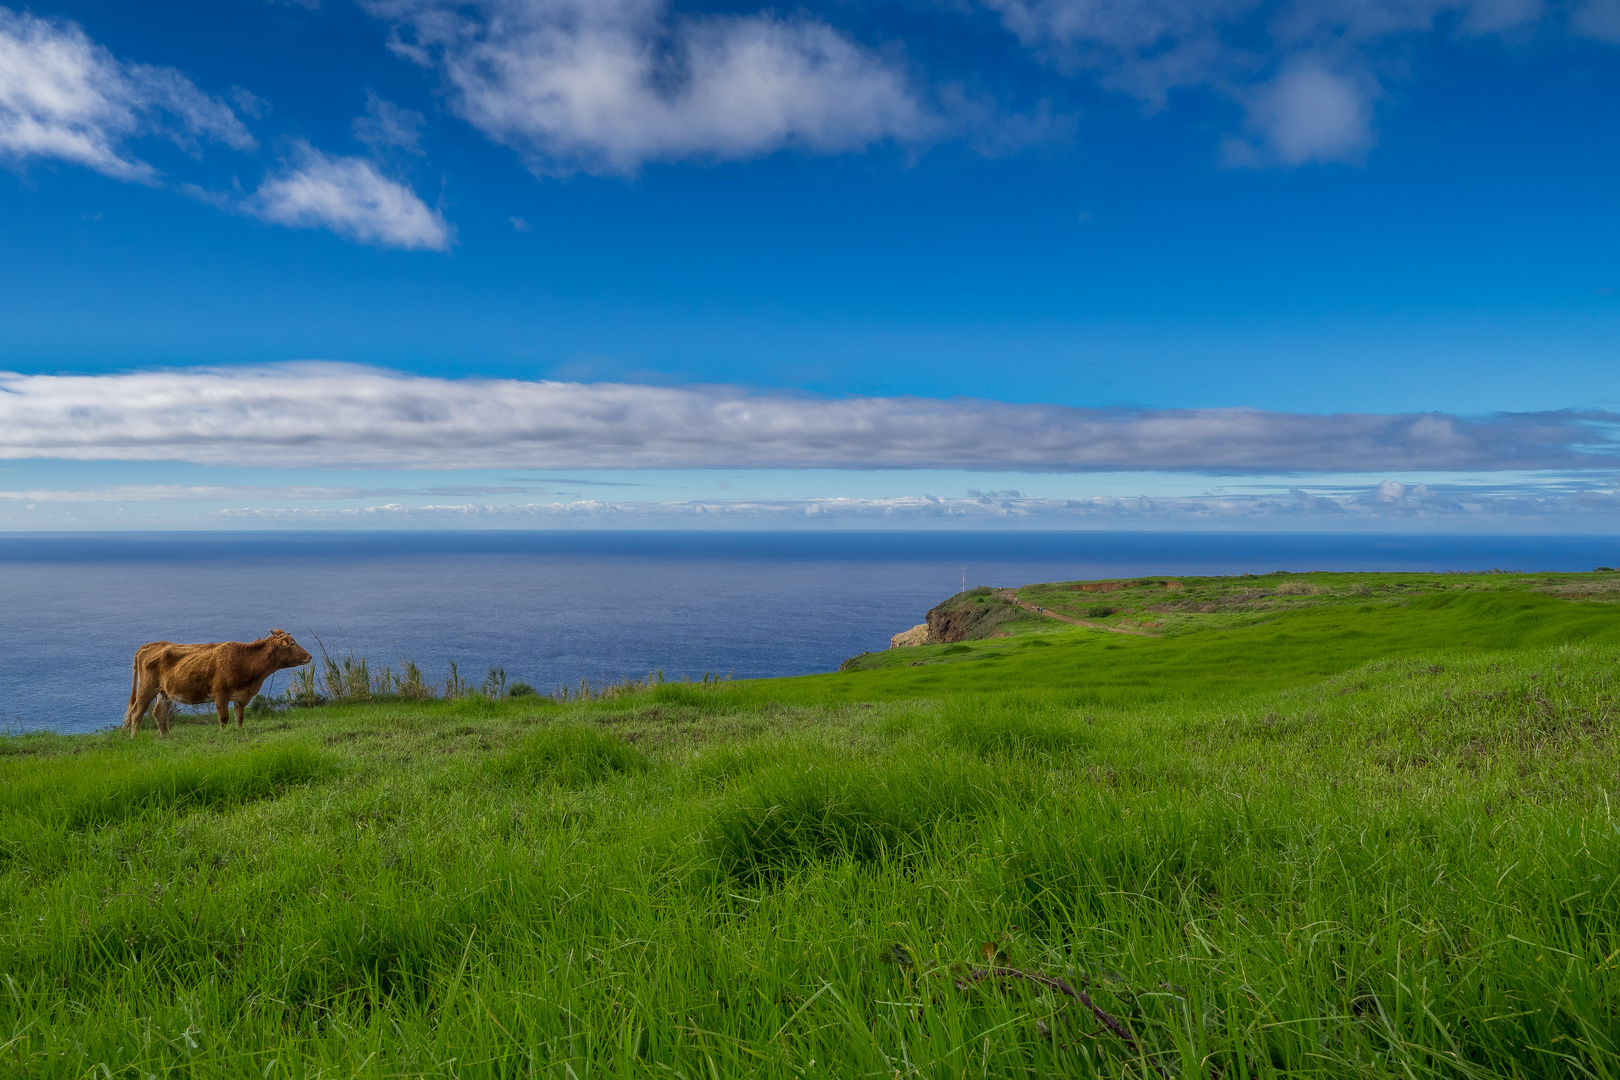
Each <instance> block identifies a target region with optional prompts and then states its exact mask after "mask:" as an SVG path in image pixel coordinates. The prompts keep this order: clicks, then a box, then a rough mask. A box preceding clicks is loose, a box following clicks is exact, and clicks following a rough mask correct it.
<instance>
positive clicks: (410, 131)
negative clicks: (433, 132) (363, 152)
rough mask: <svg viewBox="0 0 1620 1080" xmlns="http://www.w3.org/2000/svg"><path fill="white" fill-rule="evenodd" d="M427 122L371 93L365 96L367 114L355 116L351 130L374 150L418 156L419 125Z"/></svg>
mask: <svg viewBox="0 0 1620 1080" xmlns="http://www.w3.org/2000/svg"><path fill="white" fill-rule="evenodd" d="M426 122H427V121H426V118H425V117H423V115H422V114H421V113H419V112H417V111H416V110H415V109H403V108H401V107H399V106H398V105H395V104H394V103H393V102H391V101H384V100H383V99H382V98H380V97H378V96H377V93H376V91H370V92H368V93H367V94H366V115H364V116H361V117H356V118H355V121H354V123H353V125H352V128H353V131H354V137H355V138H357V139H359V140H360V141H361V142H363V143H365V144H366V145H367V146H369V147H371V148H372V149H373V150H403V151H405V152H406V153H407V154H418V155H420V154H421V153H422V152H423V151H422V125H423V124H424V123H426Z"/></svg>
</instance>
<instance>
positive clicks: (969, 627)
mask: <svg viewBox="0 0 1620 1080" xmlns="http://www.w3.org/2000/svg"><path fill="white" fill-rule="evenodd" d="M985 614H986V608H984V607H977V606H964V607H959V608H947V607H946V606H945V605H944V604H941V605H939V606H938V607H936V608H933V609H931V610H930V611H929V612H928V621H927V622H926V623H924V624H923V625H924V626H926V627H927V628H928V641H929V644H939V645H949V644H950V643H951V642H953V641H967V640H968V635H969V634H971V633H972V632H973V628H974V626H975V625H977V624H978V623H979V622H982V621H983V619H984V617H985Z"/></svg>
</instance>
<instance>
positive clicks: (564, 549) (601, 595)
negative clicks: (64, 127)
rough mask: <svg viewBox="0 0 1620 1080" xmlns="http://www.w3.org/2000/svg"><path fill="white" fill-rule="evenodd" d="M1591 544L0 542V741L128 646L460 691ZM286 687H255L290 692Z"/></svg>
mask: <svg viewBox="0 0 1620 1080" xmlns="http://www.w3.org/2000/svg"><path fill="white" fill-rule="evenodd" d="M1597 565H1606V566H1614V565H1620V540H1617V539H1615V538H1606V537H1586V536H1580V537H1548V536H1537V537H1522V536H1515V537H1502V536H1410V535H1408V536H1365V535H1356V536H1348V535H1347V536H1333V535H1301V534H1232V533H1220V534H1199V533H1185V532H1178V533H1142V532H1114V533H1104V532H1074V533H1053V532H1040V533H1006V532H996V533H988V532H984V533H970V532H841V533H840V532H813V533H811V532H777V533H770V532H725V533H704V532H684V531H683V532H595V533H591V532H464V533H447V532H431V533H399V532H391V533H354V532H343V533H314V532H310V533H248V534H245V533H190V534H176V533H142V534H107V533H95V534H72V535H49V536H46V535H38V534H31V535H12V536H0V730H9V731H12V732H18V731H25V730H32V729H38V728H46V729H51V730H55V731H64V732H81V731H92V730H95V729H98V728H105V727H109V726H116V725H117V724H118V723H120V722H121V720H122V717H123V708H124V704H125V702H126V700H127V698H128V695H129V677H130V668H129V664H130V657H131V655H132V654H133V653H134V651H135V648H136V647H137V646H138V645H140V644H141V643H143V642H146V641H152V640H155V639H168V640H171V641H218V640H242V641H247V640H252V639H253V638H256V637H260V636H262V635H263V634H265V633H267V632H268V631H270V630H271V629H272V628H274V627H282V628H284V629H286V630H287V631H288V632H290V633H291V634H293V636H294V637H296V638H298V640H299V641H300V642H301V643H303V644H304V645H305V646H306V647H307V648H308V649H309V650H310V651H311V652H314V653H316V654H317V655H319V652H320V649H321V647H322V646H324V648H325V649H326V650H327V651H328V652H330V653H332V654H333V655H337V656H340V655H345V654H349V653H354V654H357V655H364V656H367V657H369V658H370V660H371V662H372V663H373V664H374V665H380V664H391V665H393V666H394V667H395V668H396V670H397V669H398V667H399V665H400V663H401V662H402V661H403V660H406V659H414V660H416V661H417V662H418V663H420V664H421V665H422V667H423V669H424V671H425V672H426V673H427V674H428V676H429V677H431V678H434V679H442V678H443V677H444V674H445V671H446V669H447V665H448V662H449V661H451V660H455V661H456V662H457V663H458V664H459V666H460V669H461V671H462V673H463V675H464V676H467V677H469V679H470V681H471V682H473V683H474V684H475V685H476V684H477V683H478V681H479V680H480V679H481V678H482V676H483V673H484V671H485V670H486V669H487V668H490V667H503V668H505V669H506V673H507V677H508V679H510V680H517V679H522V680H524V681H526V682H528V683H530V684H531V685H533V686H535V687H536V688H538V689H541V690H550V689H552V688H554V687H556V686H559V685H561V684H564V683H577V682H578V681H579V679H580V678H582V677H583V678H587V679H590V680H591V681H592V682H601V681H610V680H617V679H621V678H625V677H639V676H642V675H645V674H647V673H648V672H649V671H651V670H653V669H658V668H661V669H663V671H664V672H665V674H666V676H667V677H679V676H681V675H688V676H691V677H693V678H700V677H702V676H703V675H704V674H706V673H715V674H720V675H732V676H734V677H736V678H758V677H762V676H773V675H801V674H805V673H808V672H817V671H831V670H833V669H835V668H837V666H838V664H839V662H840V661H842V660H843V659H844V658H845V657H848V656H852V655H854V654H855V653H859V652H863V651H865V650H869V649H881V648H884V647H886V646H887V644H888V640H889V635H891V634H893V633H895V632H897V631H900V630H904V629H906V628H908V627H910V626H913V625H915V624H916V623H918V622H921V621H922V618H923V614H924V613H925V612H926V611H927V609H928V608H929V607H931V606H932V605H934V604H935V603H937V602H938V601H940V600H942V599H944V598H945V597H947V596H950V595H951V594H953V593H955V592H956V591H957V590H958V589H960V588H961V587H962V584H963V580H964V575H965V580H966V583H967V585H968V586H970V587H971V586H974V585H980V584H984V585H997V586H1012V585H1022V584H1028V583H1031V582H1040V581H1061V580H1072V579H1076V578H1094V577H1112V576H1125V575H1139V574H1149V573H1163V574H1241V573H1265V572H1267V571H1270V570H1295V571H1298V570H1431V571H1442V570H1486V569H1491V568H1502V569H1514V570H1590V569H1591V568H1592V567H1593V566H1597ZM287 678H288V674H287V673H282V674H281V675H280V676H278V677H277V681H276V682H275V683H274V684H273V686H274V689H276V690H277V691H279V690H281V689H283V688H285V686H286V685H287V682H286V680H287Z"/></svg>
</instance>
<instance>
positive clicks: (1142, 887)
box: [0, 575, 1620, 1080]
mask: <svg viewBox="0 0 1620 1080" xmlns="http://www.w3.org/2000/svg"><path fill="white" fill-rule="evenodd" d="M1419 579H1420V576H1419V575H1355V576H1354V577H1353V579H1352V576H1350V575H1345V576H1333V575H1311V576H1305V575H1294V576H1292V577H1291V578H1290V579H1289V581H1288V582H1281V584H1290V585H1291V584H1292V583H1293V582H1296V581H1297V582H1299V583H1301V584H1302V585H1304V586H1309V587H1313V588H1317V589H1319V590H1321V591H1319V592H1310V591H1299V590H1298V589H1297V588H1289V589H1285V590H1281V591H1278V590H1277V589H1276V588H1272V590H1271V592H1270V594H1269V595H1257V594H1256V593H1257V591H1258V592H1259V593H1261V594H1263V593H1265V589H1264V588H1263V587H1262V586H1264V584H1265V582H1264V579H1261V583H1260V584H1258V585H1257V584H1256V582H1255V581H1253V580H1247V581H1246V580H1243V579H1209V580H1207V581H1206V582H1203V583H1199V584H1196V585H1195V584H1193V583H1190V582H1182V583H1181V589H1180V590H1173V589H1168V588H1166V587H1165V586H1164V585H1163V584H1159V585H1135V584H1133V585H1132V586H1130V588H1132V589H1140V590H1141V593H1140V594H1138V600H1139V601H1140V602H1139V603H1138V606H1137V607H1127V605H1126V604H1125V603H1124V602H1118V603H1112V606H1115V607H1116V608H1118V609H1119V610H1118V611H1116V612H1115V613H1113V614H1111V615H1109V616H1104V617H1103V618H1104V619H1113V620H1114V621H1115V622H1119V621H1121V620H1135V622H1136V623H1140V622H1141V621H1154V622H1159V623H1160V624H1161V625H1160V627H1158V628H1151V629H1156V630H1158V631H1159V632H1161V633H1162V634H1163V636H1158V637H1145V636H1130V635H1124V634H1115V633H1109V632H1107V631H1102V630H1094V629H1084V628H1076V627H1070V626H1065V625H1061V624H1058V623H1056V622H1053V621H1044V622H1043V621H1039V620H1027V621H1022V622H1013V623H1008V624H1006V626H1005V627H1004V629H1005V630H1006V631H1007V633H1008V635H1009V636H1006V637H991V638H986V639H984V640H978V641H971V642H963V643H960V644H955V645H936V646H924V647H922V648H918V649H905V650H892V651H890V652H887V653H881V654H869V655H868V656H867V657H866V658H863V660H862V661H861V665H860V666H862V667H864V668H866V669H867V670H854V671H846V672H840V673H837V674H828V675H818V676H810V677H805V678H799V679H778V680H760V681H750V682H722V683H719V684H717V685H708V686H698V685H693V684H684V683H664V684H662V685H651V686H649V687H646V688H644V689H639V690H635V691H633V692H625V693H620V694H616V695H611V696H608V697H604V698H601V699H598V700H587V701H578V702H574V703H571V704H567V705H559V704H556V703H555V702H553V701H551V700H550V699H547V698H537V697H525V698H514V699H511V700H490V699H487V698H483V697H480V696H476V695H475V696H470V697H462V698H459V699H456V700H448V701H426V702H403V701H376V702H372V703H369V704H349V705H329V706H325V707H321V708H312V709H294V710H282V711H279V712H276V713H274V714H272V715H269V716H260V717H256V718H250V719H249V721H248V727H247V728H246V729H245V730H244V731H242V732H238V731H237V730H236V729H234V728H232V729H229V730H226V731H223V732H222V731H221V730H220V729H219V728H218V727H217V726H216V725H214V723H213V721H212V719H211V718H200V717H199V718H188V717H179V718H178V719H179V721H180V722H179V724H178V726H177V727H176V729H175V730H174V732H173V733H172V734H171V735H170V737H169V738H168V739H166V740H160V739H158V738H156V737H155V736H154V735H151V734H149V733H147V732H143V734H142V735H141V737H140V739H139V740H137V741H134V742H131V741H130V740H129V739H128V738H126V737H125V736H123V735H122V734H121V733H119V732H116V731H114V732H108V733H106V734H101V735H94V736H78V737H67V736H52V735H40V734H36V735H26V736H20V737H11V738H6V739H4V740H0V920H3V922H0V1073H3V1074H5V1075H16V1076H24V1077H63V1078H69V1077H71V1078H88V1077H120V1078H121V1077H130V1078H145V1077H148V1076H157V1077H170V1076H195V1077H216V1076H221V1077H243V1078H248V1077H252V1078H257V1080H271V1078H274V1077H315V1076H322V1077H348V1076H363V1077H392V1076H446V1077H449V1076H456V1077H483V1076H500V1077H520V1076H521V1077H529V1076H537V1077H538V1076H544V1077H557V1078H559V1080H567V1078H575V1080H586V1078H592V1077H619V1076H625V1077H628V1076H638V1077H639V1076H669V1077H687V1078H691V1080H698V1078H709V1080H715V1078H719V1077H735V1076H780V1077H800V1076H805V1077H811V1076H816V1077H820V1076H825V1077H840V1078H841V1077H864V1076H870V1077H903V1076H913V1075H916V1076H926V1077H940V1078H945V1077H951V1078H959V1077H968V1076H971V1077H986V1076H1071V1075H1075V1076H1103V1077H1120V1076H1129V1077H1140V1078H1143V1080H1149V1078H1166V1077H1177V1078H1180V1077H1211V1078H1220V1080H1229V1078H1239V1077H1243V1078H1247V1077H1278V1076H1316V1077H1345V1076H1366V1077H1403V1078H1415V1077H1496V1076H1504V1077H1520V1076H1522V1077H1620V819H1617V817H1616V816H1615V815H1616V813H1617V812H1620V806H1615V805H1613V804H1614V803H1617V802H1620V757H1617V755H1616V749H1617V728H1616V718H1617V714H1620V604H1615V603H1613V602H1612V600H1613V599H1615V597H1613V596H1612V595H1611V593H1612V592H1613V590H1614V586H1613V585H1612V584H1610V582H1611V581H1612V579H1611V578H1610V577H1608V576H1606V575H1564V576H1554V575H1529V576H1512V575H1491V576H1489V578H1467V579H1462V580H1458V579H1454V578H1445V577H1441V578H1433V579H1430V578H1423V579H1422V580H1419ZM1270 584H1271V585H1272V586H1276V585H1277V584H1279V582H1275V581H1274V582H1271V583H1270ZM1459 585H1460V586H1462V587H1458V586H1459ZM1041 588H1044V589H1046V590H1047V591H1046V592H1044V593H1043V592H1041V591H1039V589H1029V590H1024V591H1022V592H1021V595H1023V596H1025V597H1026V598H1027V597H1028V596H1031V595H1038V596H1044V597H1058V598H1060V599H1061V598H1062V597H1063V594H1067V595H1069V596H1076V597H1079V598H1080V599H1078V600H1075V601H1074V603H1076V604H1083V605H1093V606H1094V605H1095V601H1094V596H1095V595H1097V594H1096V593H1084V592H1081V591H1079V590H1075V589H1073V588H1071V587H1070V584H1062V585H1053V586H1046V587H1041ZM1363 589H1365V590H1366V591H1362V590H1363ZM1154 590H1158V592H1157V593H1156V594H1155V593H1154ZM1223 590H1225V592H1224V594H1223V592H1222V591H1223ZM1120 591H1123V590H1119V589H1116V590H1113V591H1112V592H1120ZM1177 591H1181V592H1185V593H1199V592H1202V593H1205V594H1208V595H1196V596H1180V597H1170V596H1169V595H1168V594H1170V593H1173V592H1177ZM1101 594H1102V595H1111V593H1110V592H1109V591H1108V590H1103V591H1102V592H1101ZM1217 594H1222V595H1224V596H1225V599H1224V600H1223V599H1222V598H1221V596H1220V595H1217ZM1240 594H1242V595H1240ZM1211 597H1213V598H1211ZM1177 603H1180V604H1183V605H1186V606H1187V607H1189V608H1191V607H1196V608H1199V609H1202V608H1206V607H1213V608H1214V609H1215V610H1212V611H1203V610H1184V611H1180V614H1175V613H1173V612H1169V611H1161V612H1153V611H1148V610H1147V609H1148V608H1150V607H1169V606H1171V605H1174V604H1177ZM1044 606H1047V607H1056V606H1057V605H1056V604H1055V603H1047V604H1045V605H1044ZM1086 610H1089V607H1087V608H1086ZM1177 610H1180V609H1177ZM1154 616H1158V618H1155V617H1154ZM902 628H903V627H901V626H897V627H896V629H897V630H898V629H902ZM115 705H116V703H115ZM148 728H150V725H149V726H148Z"/></svg>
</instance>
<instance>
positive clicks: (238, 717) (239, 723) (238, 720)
mask: <svg viewBox="0 0 1620 1080" xmlns="http://www.w3.org/2000/svg"><path fill="white" fill-rule="evenodd" d="M232 704H233V705H235V706H236V726H237V727H241V726H242V703H241V702H240V701H236V702H232Z"/></svg>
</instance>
